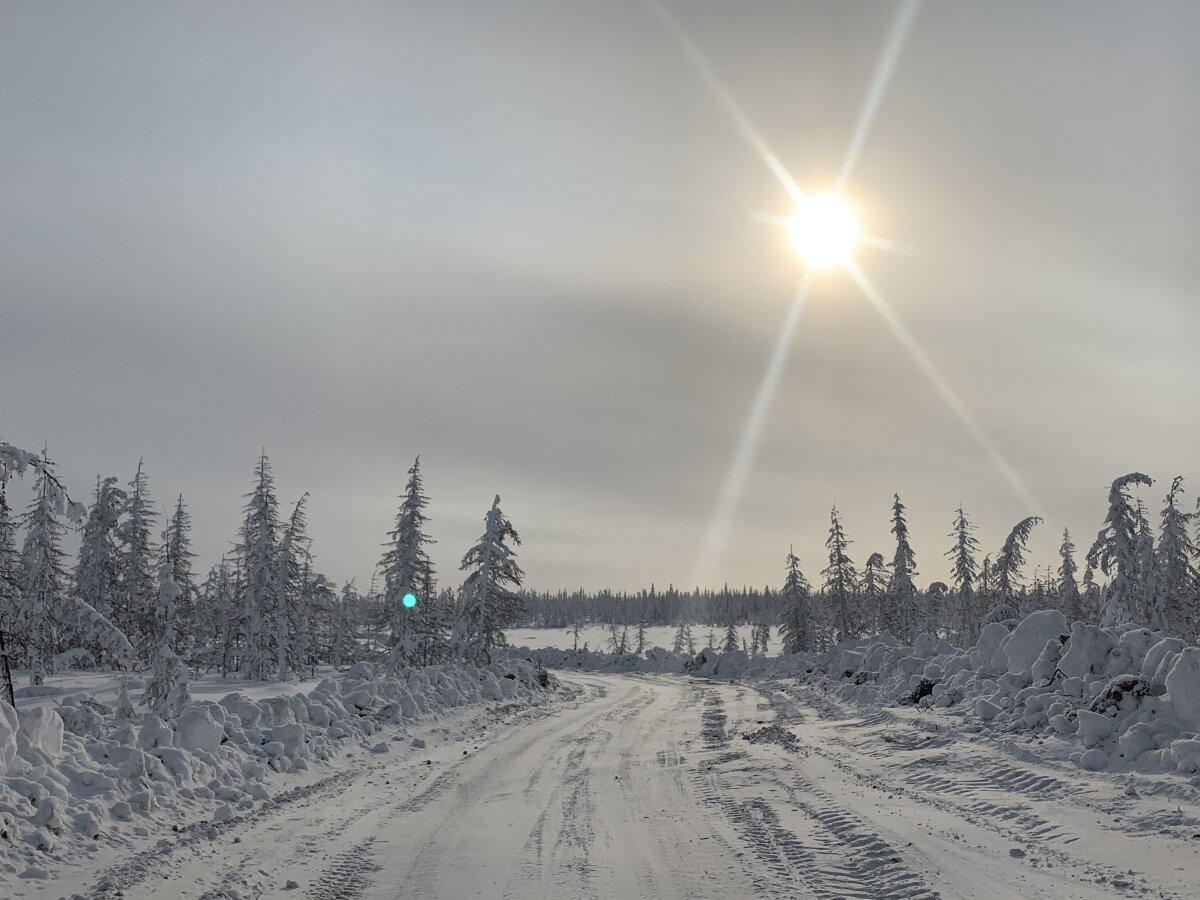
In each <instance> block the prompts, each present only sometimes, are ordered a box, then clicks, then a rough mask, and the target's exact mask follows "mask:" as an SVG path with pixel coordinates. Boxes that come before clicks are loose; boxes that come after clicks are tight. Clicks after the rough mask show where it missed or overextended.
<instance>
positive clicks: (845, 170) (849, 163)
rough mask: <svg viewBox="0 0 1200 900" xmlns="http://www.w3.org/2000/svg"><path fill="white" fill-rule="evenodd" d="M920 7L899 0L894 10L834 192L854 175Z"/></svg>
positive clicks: (909, 0) (917, 0) (916, 1)
mask: <svg viewBox="0 0 1200 900" xmlns="http://www.w3.org/2000/svg"><path fill="white" fill-rule="evenodd" d="M920 5H921V3H920V0H901V3H900V5H899V7H898V8H897V9H896V18H895V21H894V22H893V23H892V30H891V32H890V33H889V34H888V39H887V43H885V44H884V45H883V53H881V54H880V57H879V65H878V66H876V68H875V78H874V79H873V80H872V81H871V86H870V87H869V88H868V89H867V96H866V98H865V99H864V100H863V105H862V110H861V111H860V112H859V114H858V123H857V124H856V125H855V127H854V134H853V135H852V136H851V138H850V146H849V147H847V148H846V158H845V159H844V160H843V161H842V171H841V174H840V175H838V180H837V189H836V193H839V194H840V193H841V192H842V191H844V190H845V189H846V185H847V184H849V183H850V176H851V175H852V174H853V172H854V167H855V166H856V165H858V157H859V155H860V154H861V153H862V148H863V144H865V143H866V140H867V134H868V133H869V132H870V130H871V126H872V125H873V124H874V122H875V115H876V113H878V112H879V105H880V103H881V102H882V100H883V95H884V94H885V93H886V92H887V88H888V85H889V84H890V83H891V81H892V73H893V72H894V71H895V69H896V62H897V60H899V59H900V52H901V51H902V50H903V49H904V44H905V42H906V41H907V40H908V32H909V30H910V29H911V28H912V23H913V19H915V18H916V16H917V9H918V8H919V7H920Z"/></svg>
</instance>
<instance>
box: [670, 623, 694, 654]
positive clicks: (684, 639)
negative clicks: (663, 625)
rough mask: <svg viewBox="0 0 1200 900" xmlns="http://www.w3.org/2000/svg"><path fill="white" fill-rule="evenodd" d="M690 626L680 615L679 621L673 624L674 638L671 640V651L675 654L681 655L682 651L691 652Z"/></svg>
mask: <svg viewBox="0 0 1200 900" xmlns="http://www.w3.org/2000/svg"><path fill="white" fill-rule="evenodd" d="M691 647H692V627H691V626H690V625H689V624H688V622H687V619H685V618H683V617H682V616H681V617H680V619H679V623H678V624H677V625H676V626H675V639H674V640H673V641H672V642H671V652H672V653H674V654H675V655H676V656H682V655H683V653H684V651H685V650H686V651H687V652H689V653H690V652H693V650H692V649H690V648H691Z"/></svg>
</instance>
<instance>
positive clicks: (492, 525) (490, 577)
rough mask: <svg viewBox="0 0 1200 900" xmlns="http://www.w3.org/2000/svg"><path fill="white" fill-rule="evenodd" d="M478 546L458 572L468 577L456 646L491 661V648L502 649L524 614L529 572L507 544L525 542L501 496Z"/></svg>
mask: <svg viewBox="0 0 1200 900" xmlns="http://www.w3.org/2000/svg"><path fill="white" fill-rule="evenodd" d="M484 526H485V527H484V532H483V535H482V537H480V539H479V543H478V544H476V545H475V546H474V547H472V548H471V549H470V550H468V551H467V552H466V554H465V555H464V556H463V558H462V564H461V566H460V567H459V568H461V569H462V570H463V571H465V572H468V573H469V574H468V575H467V577H466V580H465V581H463V586H462V603H461V604H460V606H459V609H458V616H457V618H456V619H455V621H454V636H453V646H454V648H455V650H456V652H457V653H458V654H459V655H460V656H462V657H463V658H464V659H466V660H468V661H470V662H486V663H490V662H491V661H492V650H493V649H494V648H496V647H503V646H504V645H505V641H504V631H503V630H502V629H503V628H504V627H505V626H506V625H507V624H508V623H509V622H511V621H512V620H514V619H515V618H516V617H517V616H519V615H520V614H521V610H522V608H523V603H522V601H521V597H520V596H519V595H518V594H516V593H515V592H513V591H512V590H511V588H510V586H511V587H520V586H521V579H522V578H523V577H524V576H525V573H524V572H522V571H521V568H520V567H519V566H518V565H517V560H516V554H515V553H514V552H513V550H512V548H510V547H509V546H508V542H509V541H511V542H512V543H514V544H516V545H518V546H520V544H521V538H520V537H519V536H518V535H517V532H516V529H514V528H513V527H512V523H511V522H509V521H508V519H506V518H505V517H504V513H503V512H502V511H501V509H500V495H499V494H497V495H496V499H495V500H494V501H493V502H492V508H491V509H490V510H488V513H487V515H486V516H485V517H484Z"/></svg>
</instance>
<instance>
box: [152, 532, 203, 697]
mask: <svg viewBox="0 0 1200 900" xmlns="http://www.w3.org/2000/svg"><path fill="white" fill-rule="evenodd" d="M168 538H169V535H168V534H164V535H163V541H164V542H166V541H167V540H168ZM182 596H183V589H182V588H180V586H179V585H178V584H176V582H175V579H174V578H173V577H172V575H171V560H170V557H169V556H168V555H165V554H164V556H163V560H162V563H161V565H160V566H159V570H158V593H157V596H156V597H155V602H154V609H153V626H152V629H153V633H154V643H153V645H152V646H151V649H150V677H149V678H148V679H147V680H146V691H145V693H144V694H143V695H142V704H143V705H144V706H145V707H146V708H147V709H149V710H150V712H151V713H153V714H154V715H156V716H158V717H159V718H162V719H171V718H174V717H175V716H178V715H179V714H180V713H181V712H183V708H184V707H185V706H187V704H188V701H189V700H190V699H191V697H190V695H189V693H188V669H187V666H186V665H185V664H184V662H183V660H181V659H180V658H179V656H178V655H177V654H176V653H175V651H174V650H173V649H172V647H173V646H174V645H175V643H176V637H175V631H176V628H177V625H178V621H179V620H178V614H179V609H178V604H179V599H180V597H182Z"/></svg>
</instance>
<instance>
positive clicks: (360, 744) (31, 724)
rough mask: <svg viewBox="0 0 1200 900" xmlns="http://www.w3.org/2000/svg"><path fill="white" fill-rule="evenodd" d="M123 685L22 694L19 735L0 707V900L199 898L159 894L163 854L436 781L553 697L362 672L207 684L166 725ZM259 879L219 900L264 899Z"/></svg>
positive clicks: (75, 681)
mask: <svg viewBox="0 0 1200 900" xmlns="http://www.w3.org/2000/svg"><path fill="white" fill-rule="evenodd" d="M118 684H119V682H118V681H117V680H116V679H114V678H113V677H112V676H104V675H88V674H81V675H69V676H64V677H63V678H61V679H57V678H56V679H52V680H51V683H50V684H49V685H47V686H46V687H38V688H29V687H26V688H24V689H19V691H18V693H19V695H24V696H18V705H19V706H20V708H21V712H20V715H19V720H18V716H16V715H14V714H13V712H12V708H11V707H9V706H8V705H7V704H0V897H4V898H9V897H63V896H74V895H80V896H89V897H90V896H94V897H109V896H114V897H115V896H120V895H121V893H122V891H123V890H124V889H125V888H126V887H129V886H131V885H134V884H141V883H142V882H147V883H148V884H150V885H152V887H151V888H149V889H148V890H149V891H150V893H149V895H150V896H161V897H181V896H197V895H198V894H197V892H195V891H193V890H192V888H191V887H190V886H189V885H187V884H183V883H175V882H172V883H171V886H170V887H169V888H168V887H165V886H164V884H163V882H162V880H161V878H162V874H163V873H162V870H161V867H160V866H159V865H158V862H159V860H160V859H161V858H162V857H163V855H164V853H165V852H166V850H165V847H166V846H167V845H168V844H175V845H178V846H188V845H191V844H206V843H208V842H210V841H214V840H216V839H217V838H218V836H219V835H220V834H222V833H223V832H224V831H226V830H228V829H232V828H236V827H241V826H243V825H245V824H246V823H249V822H252V821H258V820H260V819H264V818H265V819H271V818H272V817H274V816H275V815H276V814H277V812H279V811H287V810H295V809H298V808H300V807H302V806H305V805H307V804H312V803H314V802H321V801H324V800H327V799H328V798H336V797H337V796H338V795H340V793H341V792H342V790H344V789H345V788H346V787H347V786H349V785H351V784H365V783H366V781H364V779H366V780H368V781H369V779H370V776H371V775H372V773H379V772H384V771H386V770H387V769H389V768H391V767H393V766H397V765H402V766H407V767H408V768H415V767H420V766H425V767H426V768H425V769H424V770H423V771H424V772H425V774H428V772H431V771H433V770H432V766H433V762H432V757H431V755H430V754H431V753H432V752H434V749H435V748H436V749H439V750H444V747H445V745H446V744H447V743H449V742H453V741H461V740H469V739H474V738H477V737H478V736H479V735H480V734H481V733H482V731H483V730H484V729H485V728H486V727H487V726H488V725H489V723H492V722H495V721H497V720H498V719H501V718H505V717H508V716H511V715H514V714H516V713H519V712H523V711H528V710H530V709H537V708H539V707H542V706H544V705H546V704H547V703H550V702H552V701H553V700H554V699H555V698H556V697H557V696H558V691H557V687H558V686H557V683H556V682H555V681H554V680H553V679H550V678H548V677H546V674H545V673H544V672H538V671H537V670H536V669H535V668H534V667H533V666H531V665H529V664H527V663H523V662H521V661H519V660H506V661H503V662H500V663H497V664H496V665H493V666H489V667H483V668H476V667H475V666H469V665H454V666H432V667H429V668H426V669H417V670H412V671H408V672H405V673H404V674H403V675H402V677H399V678H398V677H395V676H390V675H386V674H380V673H375V672H374V671H373V670H372V667H371V666H370V665H368V664H366V663H359V664H358V665H356V666H354V667H352V668H351V669H350V670H349V671H347V672H345V673H336V674H335V673H329V674H328V675H326V677H323V678H321V679H320V680H319V681H313V682H310V683H303V682H302V683H299V684H296V683H289V684H247V683H245V682H238V681H236V680H230V681H219V680H210V681H203V682H199V683H197V684H196V685H195V693H196V697H195V698H194V700H193V702H192V703H191V704H190V705H189V706H188V707H187V708H186V709H185V710H184V712H183V714H182V715H181V716H180V717H179V718H178V719H177V720H175V721H173V722H171V723H166V722H163V721H162V720H161V719H158V718H156V717H154V716H151V715H143V714H138V713H136V712H134V711H132V710H129V709H123V708H122V707H123V705H127V704H123V698H119V696H118ZM138 685H139V683H138V682H136V681H132V680H131V682H130V683H129V684H128V685H127V687H128V688H129V697H130V699H132V700H133V702H134V703H136V702H137V700H138V696H139V692H138V691H137V690H136V688H137V687H138ZM427 759H428V760H429V762H425V760H427ZM385 780H386V779H385ZM167 839H169V840H167ZM164 841H166V843H164ZM262 877H263V876H262V875H261V873H259V874H257V875H255V874H253V873H251V874H250V875H248V876H247V877H246V878H244V879H242V882H241V883H240V886H239V884H234V883H233V882H232V881H231V882H230V885H229V886H228V888H229V889H228V890H225V888H221V890H222V891H224V893H217V894H215V895H213V896H220V897H235V896H256V895H259V894H261V889H262V887H263V884H261V883H259V882H258V881H256V880H255V879H261V878H262ZM231 878H232V876H231Z"/></svg>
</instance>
